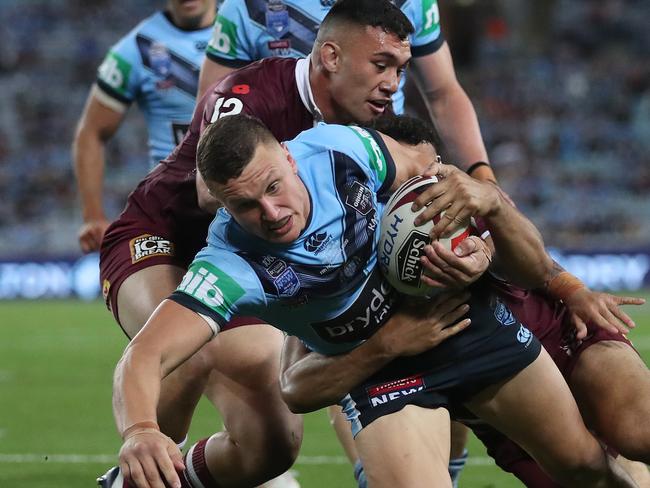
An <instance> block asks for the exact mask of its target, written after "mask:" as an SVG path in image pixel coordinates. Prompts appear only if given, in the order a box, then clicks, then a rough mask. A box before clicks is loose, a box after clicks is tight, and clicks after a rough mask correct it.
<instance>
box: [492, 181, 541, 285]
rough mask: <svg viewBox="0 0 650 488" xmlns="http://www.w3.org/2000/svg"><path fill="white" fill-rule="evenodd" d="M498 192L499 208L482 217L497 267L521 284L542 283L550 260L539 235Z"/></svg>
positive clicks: (513, 280)
mask: <svg viewBox="0 0 650 488" xmlns="http://www.w3.org/2000/svg"><path fill="white" fill-rule="evenodd" d="M499 193H500V204H499V209H498V210H497V211H496V212H493V213H491V214H489V215H486V216H485V217H484V218H485V222H486V224H487V226H488V228H489V229H490V235H491V237H492V240H493V242H494V247H495V249H496V256H497V261H498V264H499V267H500V271H501V272H503V273H505V274H506V275H507V276H508V278H509V279H510V280H511V281H512V282H513V283H515V284H517V285H519V286H522V287H524V288H538V287H540V286H543V284H544V282H545V281H546V280H547V279H548V275H549V273H550V272H551V271H552V270H553V260H552V259H551V257H550V256H549V255H548V254H547V252H546V249H545V248H544V241H543V239H542V236H541V234H540V233H539V231H538V230H537V228H536V227H535V226H534V225H533V223H532V222H531V221H530V220H528V219H527V218H526V217H525V216H524V215H523V214H522V213H521V212H519V211H518V210H517V209H516V208H515V207H514V206H512V205H511V204H510V203H509V202H508V201H507V199H506V197H505V195H503V194H502V193H501V192H499Z"/></svg>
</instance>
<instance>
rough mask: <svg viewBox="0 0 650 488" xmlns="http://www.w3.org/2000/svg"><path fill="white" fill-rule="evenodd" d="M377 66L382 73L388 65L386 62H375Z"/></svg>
mask: <svg viewBox="0 0 650 488" xmlns="http://www.w3.org/2000/svg"><path fill="white" fill-rule="evenodd" d="M373 64H374V65H375V67H376V68H377V71H379V72H380V73H382V72H384V71H386V65H385V64H384V63H373Z"/></svg>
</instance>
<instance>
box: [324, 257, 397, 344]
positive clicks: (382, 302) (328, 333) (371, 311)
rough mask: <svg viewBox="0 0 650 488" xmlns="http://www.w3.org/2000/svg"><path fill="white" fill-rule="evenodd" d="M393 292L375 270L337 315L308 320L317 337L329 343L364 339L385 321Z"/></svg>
mask: <svg viewBox="0 0 650 488" xmlns="http://www.w3.org/2000/svg"><path fill="white" fill-rule="evenodd" d="M395 295H396V292H395V290H394V289H393V288H392V287H391V286H390V285H389V284H388V282H387V281H386V280H385V279H384V278H383V276H382V275H381V273H380V272H379V270H378V269H375V271H373V273H372V275H370V278H368V281H367V282H366V284H365V285H364V288H363V290H362V291H361V294H360V295H359V296H358V297H357V299H356V300H355V302H354V303H353V304H352V306H350V307H349V308H348V309H347V310H346V311H345V312H343V313H342V314H341V315H339V316H338V317H336V318H334V319H331V320H326V321H324V322H315V323H312V324H311V327H312V328H313V329H314V331H315V332H316V333H317V334H318V335H319V337H320V338H321V339H323V340H324V341H327V342H330V343H333V344H343V343H346V342H355V341H359V340H362V339H367V338H368V337H370V336H371V335H372V334H373V333H374V332H375V331H376V330H377V329H378V328H379V327H380V326H382V325H383V324H384V322H386V320H388V317H389V316H390V312H391V310H392V308H393V305H394V304H395Z"/></svg>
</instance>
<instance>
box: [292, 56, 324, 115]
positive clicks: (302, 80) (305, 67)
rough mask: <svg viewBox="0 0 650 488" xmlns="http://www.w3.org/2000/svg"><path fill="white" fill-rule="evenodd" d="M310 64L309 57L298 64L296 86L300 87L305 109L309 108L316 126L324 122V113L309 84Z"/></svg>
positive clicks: (300, 60) (299, 90)
mask: <svg viewBox="0 0 650 488" xmlns="http://www.w3.org/2000/svg"><path fill="white" fill-rule="evenodd" d="M309 63H310V58H309V57H307V58H302V59H299V60H298V62H297V63H296V84H297V85H298V93H299V94H300V99H301V100H302V103H303V105H304V106H305V108H307V110H309V113H310V114H312V116H313V117H314V125H316V124H317V123H318V122H323V120H324V119H323V113H322V112H321V111H320V109H319V108H318V107H317V106H316V102H315V101H314V94H313V93H312V91H311V85H310V84H309Z"/></svg>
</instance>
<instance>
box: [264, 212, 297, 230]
mask: <svg viewBox="0 0 650 488" xmlns="http://www.w3.org/2000/svg"><path fill="white" fill-rule="evenodd" d="M292 224H293V216H291V215H289V216H288V217H285V218H284V219H282V220H279V221H278V222H275V223H273V224H267V226H266V227H267V229H268V230H269V231H270V232H271V233H273V234H279V235H284V234H286V233H287V232H289V230H290V229H291V226H292Z"/></svg>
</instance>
